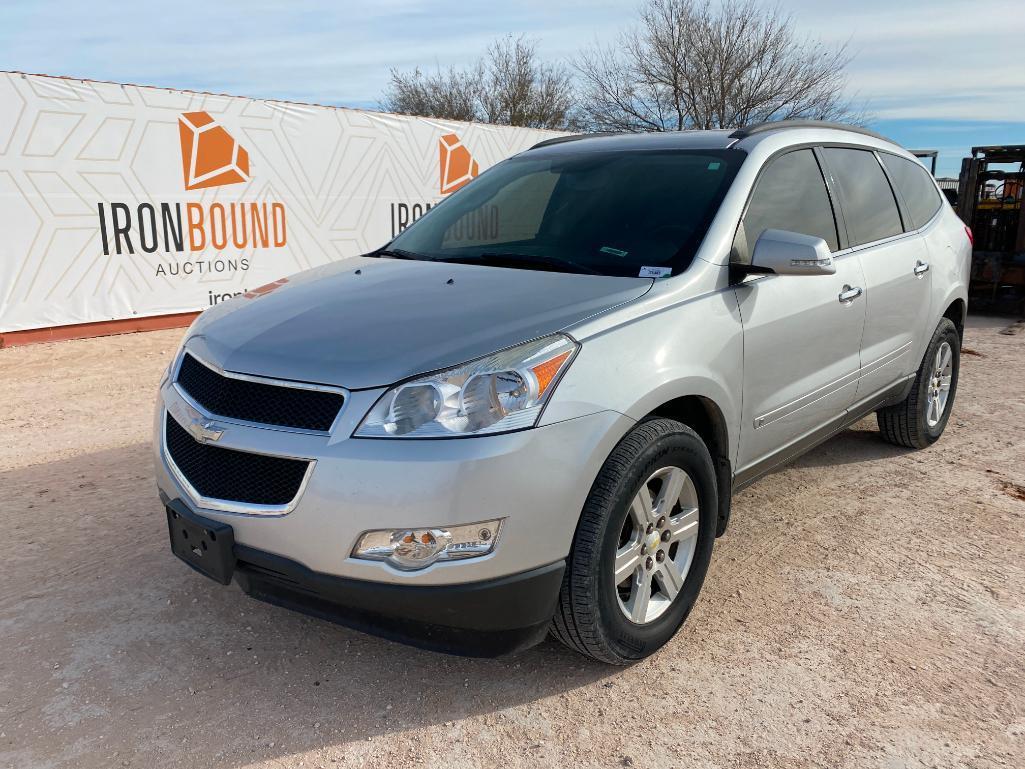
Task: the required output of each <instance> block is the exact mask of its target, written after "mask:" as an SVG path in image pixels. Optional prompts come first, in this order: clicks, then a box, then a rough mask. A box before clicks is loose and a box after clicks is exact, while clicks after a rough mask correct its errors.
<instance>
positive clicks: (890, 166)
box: [880, 152, 942, 230]
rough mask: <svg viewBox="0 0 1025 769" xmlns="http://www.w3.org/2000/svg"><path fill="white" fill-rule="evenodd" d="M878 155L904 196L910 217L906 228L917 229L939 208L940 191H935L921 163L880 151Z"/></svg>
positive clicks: (934, 186)
mask: <svg viewBox="0 0 1025 769" xmlns="http://www.w3.org/2000/svg"><path fill="white" fill-rule="evenodd" d="M880 157H882V159H883V165H885V166H886V170H887V171H889V173H890V178H891V179H893V183H894V185H896V187H897V189H898V190H899V191H900V195H901V197H902V198H904V207H905V208H906V209H907V213H908V216H909V217H910V219H911V221H910V222H909V223H908V229H909V230H911V229H914V230H917V229H918V228H919V227H922V226H924V225H925V224H926V223H928V221H929V220H930V219H932V218H933V216H935V215H936V212H937V211H939V210H940V204H941V203H942V201H941V200H940V193H939V192H937V191H936V185H935V184H933V182H932V179H931V178H930V176H929V172H928V171H926V170H925V168H923V167H922V164H921V163H918V162H916V161H914V160H908V159H907V158H902V157H899V156H898V155H890V154H888V153H886V152H883V153H880Z"/></svg>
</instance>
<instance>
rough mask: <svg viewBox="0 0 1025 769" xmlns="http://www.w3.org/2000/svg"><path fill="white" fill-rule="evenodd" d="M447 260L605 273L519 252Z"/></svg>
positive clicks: (575, 264) (556, 259)
mask: <svg viewBox="0 0 1025 769" xmlns="http://www.w3.org/2000/svg"><path fill="white" fill-rule="evenodd" d="M442 261H445V262H456V263H459V264H486V265H491V266H494V267H516V266H521V267H547V268H548V269H550V270H553V269H554V270H558V269H559V268H561V269H562V271H566V272H576V273H580V274H583V275H604V274H605V273H603V272H601V270H596V269H594V268H593V267H588V266H587V265H586V264H580V263H579V262H574V261H572V260H570V259H564V258H563V257H561V256H535V255H534V254H517V253H512V252H508V253H507V252H487V253H483V254H478V255H476V256H456V257H451V258H446V259H443V260H442Z"/></svg>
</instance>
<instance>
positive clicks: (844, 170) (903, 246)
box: [822, 147, 931, 401]
mask: <svg viewBox="0 0 1025 769" xmlns="http://www.w3.org/2000/svg"><path fill="white" fill-rule="evenodd" d="M822 152H823V157H824V160H825V166H826V170H827V172H828V173H829V174H830V175H831V176H832V180H833V186H834V188H836V189H837V190H838V193H839V197H840V201H841V203H842V207H843V221H844V222H845V225H846V230H847V238H848V242H849V245H850V247H851V252H852V253H853V254H856V255H857V257H858V258H859V259H860V260H861V268H862V270H863V271H864V274H865V305H866V317H865V334H864V337H863V340H862V343H861V377H860V381H859V383H858V391H857V400H858V401H860V400H862V399H864V398H869V397H872V396H875V395H877V394H879V393H880V392H881V391H883V390H885V389H886V388H887V387H889V386H891V385H893V384H895V383H896V382H899V381H900V380H902V379H903V378H904V377H905V376H906V375H907V374H909V373H911V372H912V371H914V370H915V369H917V367H918V362H919V359H920V358H921V356H922V354H923V351H924V348H923V347H922V346H921V344H917V343H920V342H921V339H922V335H923V330H924V327H925V324H926V320H927V318H928V317H929V303H930V299H931V276H930V274H929V263H928V259H929V255H928V252H927V251H926V247H925V244H924V242H923V241H922V239H921V238H920V237H919V236H918V235H917V234H915V233H913V232H911V233H909V232H906V230H908V229H911V230H913V229H914V228H913V227H906V226H905V223H904V222H903V221H902V219H901V211H900V208H899V206H898V195H897V193H896V192H895V190H894V189H893V187H892V185H891V184H890V181H889V179H888V176H887V173H886V172H885V170H884V167H883V165H882V162H881V160H880V157H879V156H878V155H877V154H876V153H875V152H874V151H872V150H870V149H859V148H851V147H825V148H824V149H823V151H822ZM895 159H899V158H895ZM923 171H924V169H923Z"/></svg>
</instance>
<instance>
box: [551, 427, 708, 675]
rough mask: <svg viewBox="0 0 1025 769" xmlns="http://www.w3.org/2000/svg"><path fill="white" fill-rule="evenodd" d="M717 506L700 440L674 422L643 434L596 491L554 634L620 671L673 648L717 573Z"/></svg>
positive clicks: (617, 453) (606, 469)
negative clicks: (711, 571) (712, 565)
mask: <svg viewBox="0 0 1025 769" xmlns="http://www.w3.org/2000/svg"><path fill="white" fill-rule="evenodd" d="M716 500H717V490H716V480H715V467H714V465H713V463H712V458H711V456H710V454H709V452H708V449H707V448H706V447H705V444H704V443H703V442H702V440H701V438H700V437H699V436H698V435H697V433H695V432H694V431H693V430H691V429H690V428H689V427H687V426H686V425H683V424H681V423H680V422H676V421H673V420H670V419H653V420H650V421H647V422H642V423H641V424H639V425H638V426H637V427H635V428H634V429H633V430H632V431H631V432H630V433H629V434H628V435H627V436H626V437H625V438H624V439H623V440H622V441H620V443H619V445H618V446H616V448H615V449H614V450H613V452H612V454H611V455H610V456H609V458H608V459H607V460H606V461H605V464H604V466H603V467H602V469H601V472H599V474H598V477H597V479H595V482H594V484H593V486H592V487H591V493H590V495H589V496H588V498H587V502H586V503H585V505H584V510H583V513H582V514H581V518H580V523H579V525H578V527H577V532H576V535H575V537H574V540H573V547H572V550H571V552H570V556H569V559H568V563H567V569H566V573H565V576H564V577H563V584H562V591H561V593H560V596H559V606H558V609H557V610H556V613H555V617H554V619H553V620H552V628H551V629H552V634H553V635H554V636H555V637H556V638H557V639H558V640H559V641H561V642H562V643H564V644H565V645H566V646H568V647H570V648H571V649H574V650H575V651H578V652H580V653H581V654H585V655H587V656H589V657H592V658H594V659H597V660H600V661H602V662H608V663H611V664H615V665H626V664H629V663H631V662H635V661H637V660H640V659H643V658H644V657H647V656H648V655H650V654H652V653H653V652H655V651H656V650H658V649H659V648H660V647H661V646H663V645H664V644H665V643H666V642H667V641H668V640H669V639H670V638H672V637H673V635H674V634H675V633H676V631H677V630H678V629H679V627H680V625H681V624H682V623H683V621H684V619H686V617H687V615H688V614H689V613H690V610H691V607H693V605H694V601H695V600H696V599H697V596H698V592H699V591H700V590H701V584H702V582H703V581H704V579H705V573H706V572H707V571H708V564H709V561H710V560H711V556H712V546H713V544H714V541H715V525H716V510H717V505H716Z"/></svg>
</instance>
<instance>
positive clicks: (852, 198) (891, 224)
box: [824, 147, 904, 246]
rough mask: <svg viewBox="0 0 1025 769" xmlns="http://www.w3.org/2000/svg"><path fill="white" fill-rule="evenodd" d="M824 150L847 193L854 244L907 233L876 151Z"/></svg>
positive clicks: (849, 228) (846, 217)
mask: <svg viewBox="0 0 1025 769" xmlns="http://www.w3.org/2000/svg"><path fill="white" fill-rule="evenodd" d="M824 152H825V155H826V164H827V165H828V166H829V171H830V173H831V174H832V175H833V179H834V181H835V182H836V183H837V184H838V185H839V186H840V190H841V192H842V194H843V202H844V220H845V221H846V223H847V235H848V237H849V238H850V243H851V245H852V246H860V245H861V244H863V243H871V242H872V241H874V240H882V239H883V238H889V237H891V236H893V235H899V234H900V233H901V232H903V231H904V230H903V228H902V227H901V224H900V212H899V211H898V209H897V200H896V198H894V196H893V190H892V189H891V188H890V183H889V182H888V181H887V180H886V174H884V173H883V169H882V167H881V166H880V165H879V161H878V160H877V159H876V156H875V153H873V152H871V151H869V150H855V149H847V148H845V147H826V148H825V150H824Z"/></svg>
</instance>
